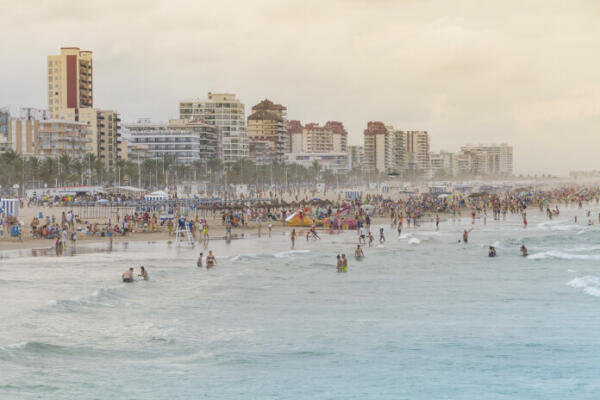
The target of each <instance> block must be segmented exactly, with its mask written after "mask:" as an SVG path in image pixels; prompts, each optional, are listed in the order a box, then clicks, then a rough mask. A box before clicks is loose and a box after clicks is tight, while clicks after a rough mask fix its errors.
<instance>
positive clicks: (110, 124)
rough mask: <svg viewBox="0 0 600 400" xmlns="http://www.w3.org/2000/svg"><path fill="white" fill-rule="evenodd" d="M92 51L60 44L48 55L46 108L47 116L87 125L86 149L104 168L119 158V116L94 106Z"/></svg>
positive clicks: (110, 165) (112, 164)
mask: <svg viewBox="0 0 600 400" xmlns="http://www.w3.org/2000/svg"><path fill="white" fill-rule="evenodd" d="M92 75H93V74H92V52H91V51H81V50H79V48H78V47H63V48H61V51H60V54H59V55H50V56H48V109H49V110H50V115H51V118H53V119H63V120H70V121H78V122H84V123H85V124H87V126H88V129H87V134H88V138H86V143H87V148H86V149H85V152H87V153H92V154H94V155H95V156H96V157H98V159H99V160H100V161H102V162H103V164H104V166H105V167H106V168H109V169H112V168H113V167H114V165H115V164H116V162H117V160H118V159H119V158H121V155H122V152H121V144H122V140H121V139H120V136H121V135H120V133H119V130H120V127H121V126H120V121H121V120H120V117H119V113H118V112H117V111H114V110H105V109H99V108H94V98H93V78H92Z"/></svg>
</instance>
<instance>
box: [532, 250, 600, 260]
mask: <svg viewBox="0 0 600 400" xmlns="http://www.w3.org/2000/svg"><path fill="white" fill-rule="evenodd" d="M529 258H530V259H532V260H544V259H547V258H558V259H561V260H596V261H600V254H571V253H565V252H564V251H559V250H551V251H544V252H542V253H537V254H532V255H530V256H529Z"/></svg>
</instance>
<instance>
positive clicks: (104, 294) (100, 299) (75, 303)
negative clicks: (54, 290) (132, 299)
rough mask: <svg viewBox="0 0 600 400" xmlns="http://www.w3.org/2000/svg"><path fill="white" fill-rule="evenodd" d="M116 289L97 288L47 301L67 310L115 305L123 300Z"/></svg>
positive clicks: (52, 305)
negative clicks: (85, 292) (78, 295)
mask: <svg viewBox="0 0 600 400" xmlns="http://www.w3.org/2000/svg"><path fill="white" fill-rule="evenodd" d="M116 290H117V289H106V288H104V289H98V290H95V291H93V292H92V293H91V294H88V295H85V296H81V297H72V298H70V299H57V300H50V301H48V305H49V306H51V307H57V308H60V309H64V310H68V309H72V308H74V307H80V306H92V307H94V306H99V307H116V306H117V305H118V304H119V303H121V302H122V301H123V296H121V295H119V294H118V293H117V292H116Z"/></svg>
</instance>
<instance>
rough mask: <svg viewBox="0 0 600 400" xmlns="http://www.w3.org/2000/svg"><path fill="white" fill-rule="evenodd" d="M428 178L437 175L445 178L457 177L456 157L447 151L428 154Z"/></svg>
mask: <svg viewBox="0 0 600 400" xmlns="http://www.w3.org/2000/svg"><path fill="white" fill-rule="evenodd" d="M429 166H430V170H429V177H430V178H434V177H435V176H437V175H439V174H443V175H445V176H446V177H448V178H450V177H456V176H457V175H458V156H457V154H454V153H450V152H447V151H440V152H439V153H429Z"/></svg>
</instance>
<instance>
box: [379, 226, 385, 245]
mask: <svg viewBox="0 0 600 400" xmlns="http://www.w3.org/2000/svg"><path fill="white" fill-rule="evenodd" d="M379 243H385V236H383V228H380V229H379Z"/></svg>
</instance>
